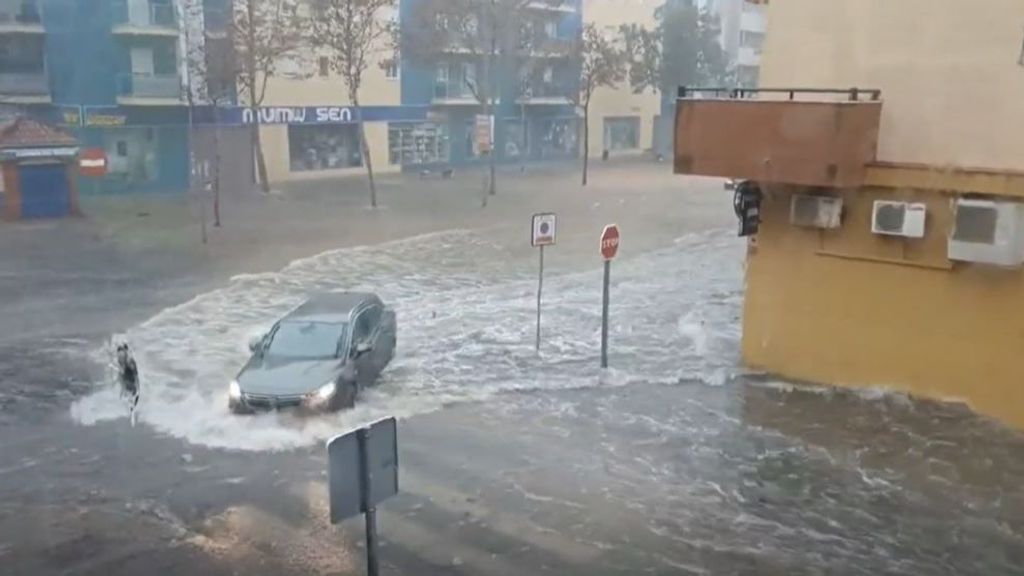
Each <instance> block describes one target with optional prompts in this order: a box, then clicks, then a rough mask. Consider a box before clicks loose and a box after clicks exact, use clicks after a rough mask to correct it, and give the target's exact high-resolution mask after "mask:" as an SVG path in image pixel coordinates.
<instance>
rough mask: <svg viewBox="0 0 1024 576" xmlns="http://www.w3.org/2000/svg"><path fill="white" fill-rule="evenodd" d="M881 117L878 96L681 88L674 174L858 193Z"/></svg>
mask: <svg viewBox="0 0 1024 576" xmlns="http://www.w3.org/2000/svg"><path fill="white" fill-rule="evenodd" d="M881 114H882V102H881V93H880V92H879V91H877V90H860V89H857V88H853V89H849V90H824V89H796V88H794V89H789V88H785V89H722V88H710V89H700V88H698V89H688V88H680V89H679V98H678V100H677V101H676V126H675V166H674V167H675V172H676V173H677V174H694V175H701V176H719V177H724V178H737V179H747V180H756V181H759V182H771V183H786V184H801V185H808V186H827V187H858V186H861V185H862V184H863V183H864V179H865V175H866V170H867V165H868V164H870V163H872V162H874V160H875V156H876V152H877V148H878V128H879V123H880V119H881Z"/></svg>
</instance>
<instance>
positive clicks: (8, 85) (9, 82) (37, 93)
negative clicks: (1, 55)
mask: <svg viewBox="0 0 1024 576" xmlns="http://www.w3.org/2000/svg"><path fill="white" fill-rule="evenodd" d="M3 100H10V101H12V102H49V100H50V83H49V80H48V79H47V77H46V73H45V72H28V73H25V72H0V101H3Z"/></svg>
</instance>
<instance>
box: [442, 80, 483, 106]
mask: <svg viewBox="0 0 1024 576" xmlns="http://www.w3.org/2000/svg"><path fill="white" fill-rule="evenodd" d="M433 103H434V104H454V105H475V104H477V103H478V100H477V97H476V95H475V94H473V91H472V90H470V88H469V86H468V85H467V84H466V82H465V81H464V80H459V81H456V80H448V81H444V80H438V81H436V82H435V83H434V97H433Z"/></svg>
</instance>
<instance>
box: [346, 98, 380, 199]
mask: <svg viewBox="0 0 1024 576" xmlns="http://www.w3.org/2000/svg"><path fill="white" fill-rule="evenodd" d="M350 100H351V101H352V104H353V105H354V106H355V107H356V114H359V149H360V152H361V153H362V155H363V162H365V163H366V178H367V180H369V182H370V207H371V208H376V207H377V184H376V183H375V182H374V181H373V157H372V156H371V155H370V145H369V144H367V142H366V125H365V124H363V115H362V112H360V110H359V97H358V96H352V97H351V98H350Z"/></svg>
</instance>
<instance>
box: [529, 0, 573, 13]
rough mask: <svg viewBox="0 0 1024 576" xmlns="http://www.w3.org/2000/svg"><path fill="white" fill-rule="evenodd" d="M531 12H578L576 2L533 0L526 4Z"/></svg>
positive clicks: (569, 0)
mask: <svg viewBox="0 0 1024 576" xmlns="http://www.w3.org/2000/svg"><path fill="white" fill-rule="evenodd" d="M526 7H527V8H529V9H531V10H541V11H544V12H559V13H562V14H572V13H574V12H576V1H575V0H531V1H530V2H528V3H527V4H526Z"/></svg>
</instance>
